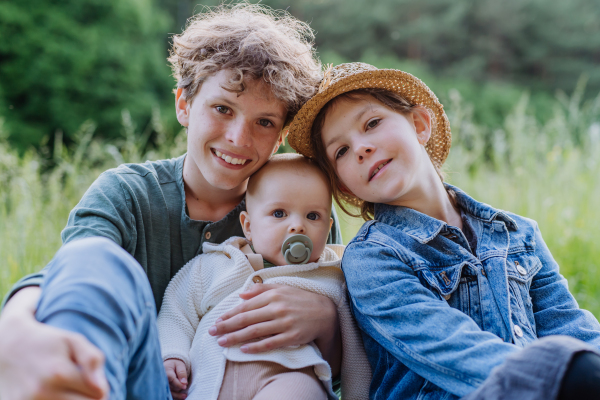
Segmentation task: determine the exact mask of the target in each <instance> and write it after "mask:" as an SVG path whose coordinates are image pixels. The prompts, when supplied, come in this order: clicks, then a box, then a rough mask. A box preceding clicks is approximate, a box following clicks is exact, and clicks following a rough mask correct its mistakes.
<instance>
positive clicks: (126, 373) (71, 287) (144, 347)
mask: <svg viewBox="0 0 600 400" xmlns="http://www.w3.org/2000/svg"><path fill="white" fill-rule="evenodd" d="M36 318H37V319H38V320H39V321H40V322H43V323H46V324H48V325H52V326H55V327H58V328H61V329H65V330H68V331H72V332H77V333H80V334H82V335H84V336H85V337H86V338H87V339H88V340H89V341H90V342H91V343H93V344H94V345H95V346H97V347H98V348H99V349H100V350H102V352H103V353H104V355H105V357H106V365H105V372H106V377H107V379H108V382H109V384H110V399H111V400H125V399H170V398H171V394H170V391H169V387H168V381H167V377H166V374H165V371H164V368H163V363H162V357H161V354H160V344H159V341H158V330H157V327H156V307H155V305H154V298H153V296H152V291H151V289H150V284H149V282H148V278H147V277H146V274H145V273H144V271H143V269H142V267H141V266H140V265H139V264H138V263H137V261H136V260H135V259H134V258H133V257H131V255H129V254H128V253H127V252H126V251H125V250H123V249H122V248H121V247H119V246H118V245H117V244H115V243H114V242H113V241H111V240H109V239H105V238H88V239H81V240H78V241H75V242H71V243H69V244H66V245H65V246H63V247H62V248H61V249H60V250H59V251H58V253H57V254H56V256H55V257H54V259H53V260H52V263H51V265H50V266H49V269H48V273H47V275H46V278H45V280H44V283H43V284H42V296H41V299H40V303H39V305H38V309H37V313H36Z"/></svg>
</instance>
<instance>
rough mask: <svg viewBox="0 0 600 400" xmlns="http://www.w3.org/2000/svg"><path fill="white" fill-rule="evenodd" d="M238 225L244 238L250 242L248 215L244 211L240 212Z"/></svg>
mask: <svg viewBox="0 0 600 400" xmlns="http://www.w3.org/2000/svg"><path fill="white" fill-rule="evenodd" d="M240 223H241V224H242V230H243V231H244V236H246V239H248V240H249V241H252V233H251V232H250V215H248V213H247V212H246V211H242V212H241V213H240Z"/></svg>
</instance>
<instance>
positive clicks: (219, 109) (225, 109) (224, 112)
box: [215, 106, 229, 114]
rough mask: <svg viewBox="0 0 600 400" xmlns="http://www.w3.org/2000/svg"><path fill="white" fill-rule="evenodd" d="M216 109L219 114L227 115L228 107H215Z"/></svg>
mask: <svg viewBox="0 0 600 400" xmlns="http://www.w3.org/2000/svg"><path fill="white" fill-rule="evenodd" d="M215 108H216V109H217V111H218V112H220V113H221V114H228V113H229V107H225V106H216V107H215Z"/></svg>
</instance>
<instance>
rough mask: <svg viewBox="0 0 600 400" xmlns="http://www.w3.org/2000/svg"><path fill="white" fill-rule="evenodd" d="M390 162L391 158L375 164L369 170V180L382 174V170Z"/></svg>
mask: <svg viewBox="0 0 600 400" xmlns="http://www.w3.org/2000/svg"><path fill="white" fill-rule="evenodd" d="M390 162H392V159H391V158H390V159H389V160H387V161H379V162H378V163H377V164H375V165H373V166H372V167H371V169H370V170H369V182H371V181H372V180H373V179H375V178H377V177H378V176H379V175H380V174H381V171H383V170H385V169H386V168H387V166H388V165H389V163H390ZM380 167H381V168H380Z"/></svg>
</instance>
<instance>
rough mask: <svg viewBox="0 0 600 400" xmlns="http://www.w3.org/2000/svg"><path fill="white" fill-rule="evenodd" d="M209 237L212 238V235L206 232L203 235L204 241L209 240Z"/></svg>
mask: <svg viewBox="0 0 600 400" xmlns="http://www.w3.org/2000/svg"><path fill="white" fill-rule="evenodd" d="M211 236H212V235H211V233H210V232H206V233H205V234H204V238H205V239H206V240H208V239H210V237H211Z"/></svg>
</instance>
